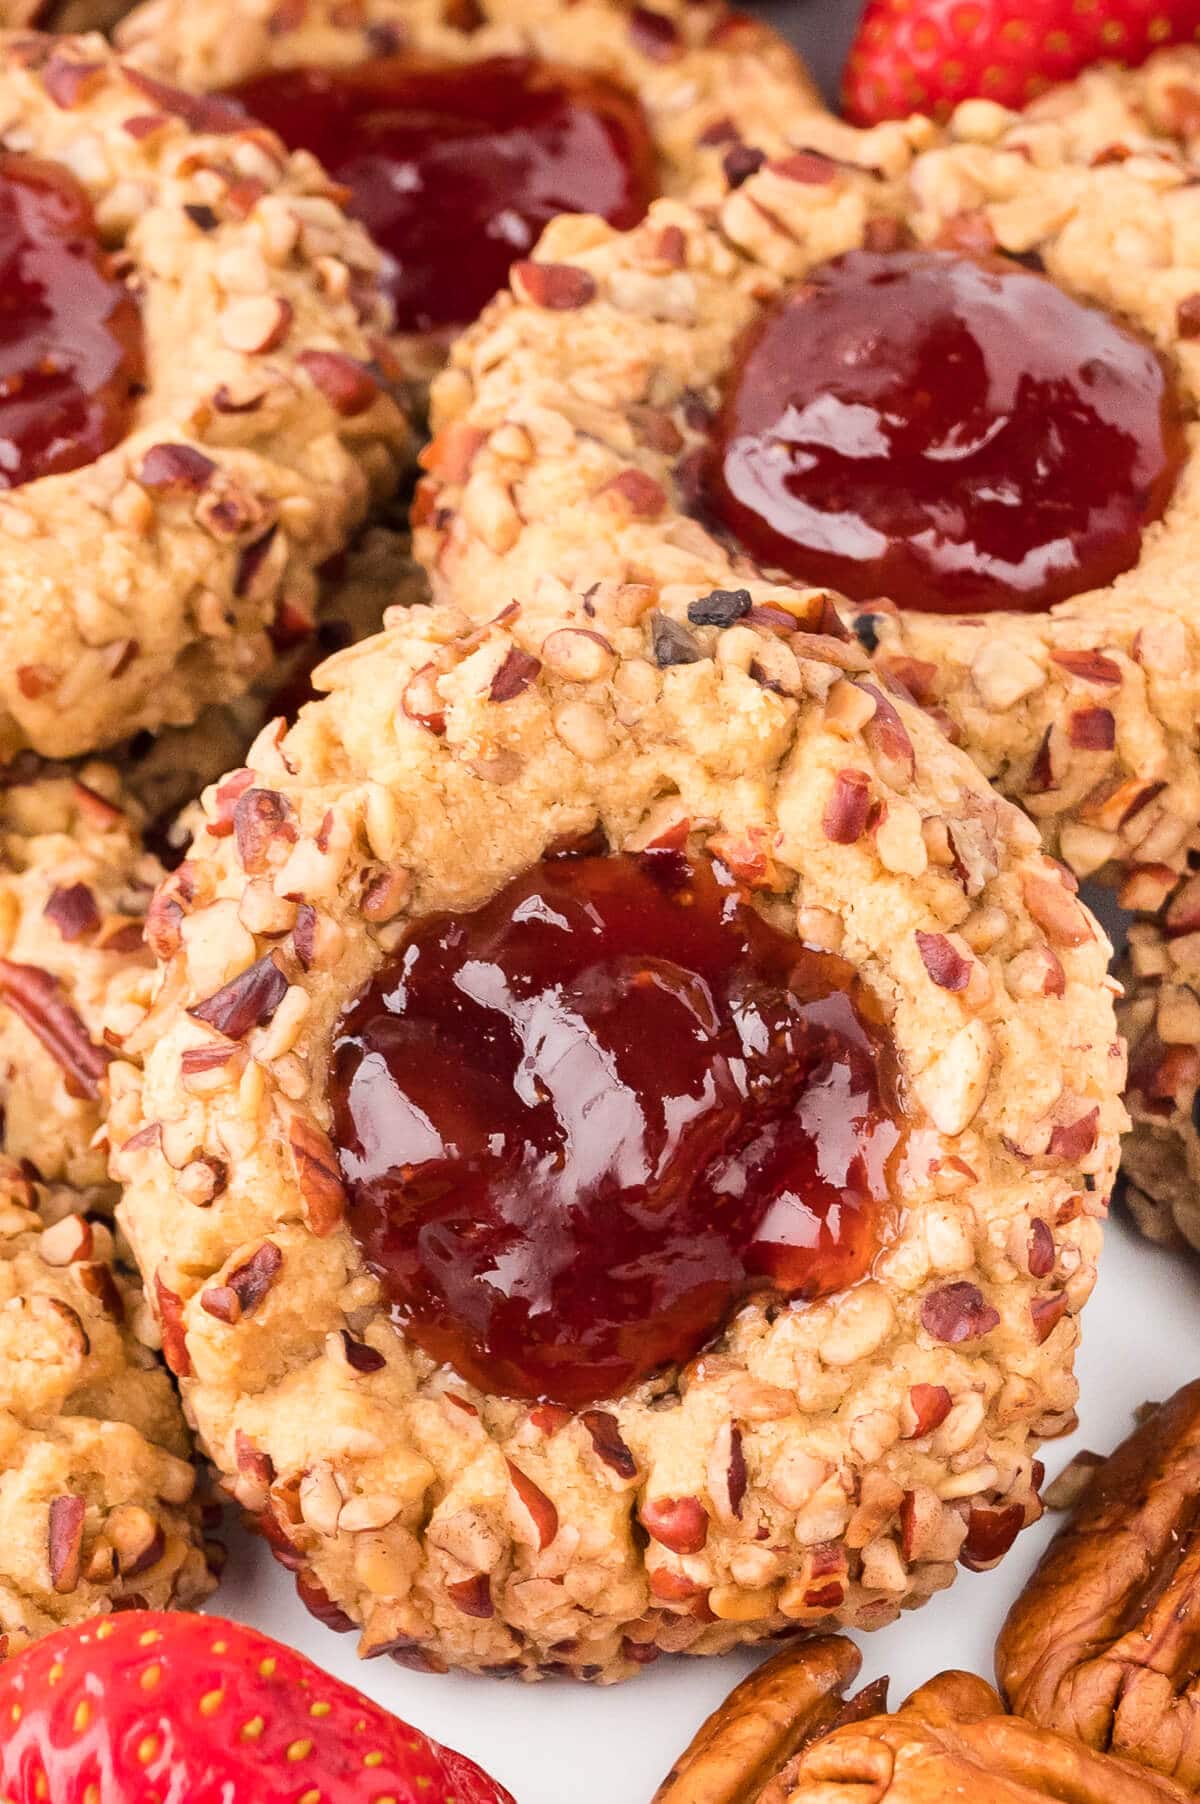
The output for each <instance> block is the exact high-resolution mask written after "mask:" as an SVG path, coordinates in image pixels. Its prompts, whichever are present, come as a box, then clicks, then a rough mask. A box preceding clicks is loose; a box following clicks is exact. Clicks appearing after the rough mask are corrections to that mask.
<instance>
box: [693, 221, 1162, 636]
mask: <svg viewBox="0 0 1200 1804" xmlns="http://www.w3.org/2000/svg"><path fill="white" fill-rule="evenodd" d="M1183 452H1184V441H1183V430H1182V423H1181V417H1180V411H1179V407H1178V403H1177V399H1176V395H1175V392H1174V386H1173V382H1172V379H1171V377H1170V375H1169V373H1168V371H1167V369H1166V366H1165V365H1164V363H1163V361H1162V359H1161V358H1160V357H1159V356H1158V354H1157V352H1156V351H1155V350H1154V349H1153V347H1152V346H1151V345H1150V344H1149V343H1148V342H1147V341H1146V340H1144V339H1142V338H1140V337H1139V336H1137V335H1136V334H1135V333H1133V332H1131V331H1129V330H1127V329H1126V328H1125V327H1123V326H1121V325H1118V324H1117V322H1116V321H1115V320H1114V319H1112V318H1110V317H1109V315H1107V314H1106V313H1103V312H1101V311H1100V310H1099V309H1098V308H1095V307H1086V306H1084V305H1083V304H1082V303H1080V302H1079V301H1075V300H1072V299H1071V297H1070V296H1069V295H1066V294H1064V293H1063V292H1062V290H1061V289H1059V288H1057V287H1055V285H1054V284H1053V283H1052V282H1050V281H1048V280H1047V279H1046V278H1045V277H1044V276H1041V275H1036V274H1033V273H1031V272H1030V271H1029V270H1026V269H1024V268H1022V267H1021V266H1020V265H1018V264H1015V263H1012V262H1006V261H1004V260H1003V259H1001V258H994V259H987V260H972V259H970V258H966V257H962V256H959V255H957V254H955V253H952V252H949V251H921V250H908V251H897V252H888V253H876V252H872V251H854V252H852V253H850V254H849V255H847V256H844V257H839V258H838V259H837V260H836V261H834V262H832V263H827V264H824V265H822V266H821V267H819V268H818V269H816V270H814V271H812V272H811V274H810V275H809V277H808V278H807V279H806V280H805V282H804V284H803V285H802V286H801V287H799V288H797V289H796V290H795V291H794V292H793V293H792V294H791V295H789V296H788V297H787V298H786V299H785V300H784V301H783V302H782V303H781V304H780V305H779V306H778V307H777V308H775V309H774V310H773V311H772V312H770V313H769V314H768V315H767V316H766V318H765V319H764V320H763V321H762V323H761V325H759V326H757V327H755V328H754V329H753V331H752V333H751V335H750V336H749V337H748V338H747V340H746V342H745V344H744V345H743V347H742V350H741V354H740V357H739V361H738V364H737V367H736V369H735V372H734V376H733V380H732V382H731V385H730V388H729V390H728V392H727V395H726V399H725V404H724V407H723V410H722V412H721V413H720V415H719V418H718V421H717V424H716V429H715V433H714V437H713V443H712V452H711V459H710V467H709V477H710V484H709V503H710V506H711V507H712V510H713V512H714V513H715V514H716V515H717V516H718V518H719V519H720V520H721V522H723V523H724V524H725V525H726V526H727V527H729V528H730V529H731V530H732V532H733V533H734V534H735V535H736V536H737V538H738V539H739V540H740V541H741V542H742V544H743V545H744V546H745V547H746V548H747V549H748V550H749V551H750V552H751V553H752V554H753V555H754V557H755V558H757V559H758V560H759V561H760V562H762V563H764V564H767V565H773V566H776V567H779V568H782V569H784V570H787V571H790V572H792V573H793V574H794V575H796V576H799V577H802V578H803V579H804V580H805V581H808V582H812V583H814V584H828V585H830V586H831V587H833V588H837V589H840V590H842V591H843V592H844V593H845V594H847V595H849V596H851V597H853V598H854V599H855V600H857V601H869V600H873V599H877V598H879V597H881V596H890V597H891V599H892V600H893V601H895V602H897V603H898V604H899V605H900V606H901V607H907V608H923V609H926V610H932V611H935V612H960V611H981V610H985V609H990V608H1014V609H1020V610H1022V611H1027V612H1032V611H1036V610H1038V609H1041V608H1045V607H1049V606H1050V605H1051V603H1053V602H1056V601H1061V600H1063V599H1064V598H1065V597H1066V596H1068V595H1074V594H1077V593H1078V592H1079V591H1080V590H1083V589H1088V588H1092V587H1096V586H1099V585H1101V584H1103V583H1107V582H1110V581H1111V580H1112V578H1113V577H1115V576H1117V575H1118V574H1119V573H1120V572H1121V571H1122V570H1127V569H1128V568H1129V567H1130V565H1132V564H1133V563H1135V562H1136V561H1137V557H1138V553H1139V550H1140V547H1141V535H1142V530H1143V528H1144V527H1145V526H1146V524H1147V523H1148V522H1149V521H1151V520H1155V519H1157V518H1158V516H1159V515H1160V514H1161V513H1162V511H1163V509H1164V508H1165V506H1166V504H1167V501H1168V500H1169V498H1170V495H1171V491H1172V488H1173V486H1174V483H1175V479H1176V477H1177V475H1178V472H1179V468H1180V464H1181V462H1182V458H1183Z"/></svg>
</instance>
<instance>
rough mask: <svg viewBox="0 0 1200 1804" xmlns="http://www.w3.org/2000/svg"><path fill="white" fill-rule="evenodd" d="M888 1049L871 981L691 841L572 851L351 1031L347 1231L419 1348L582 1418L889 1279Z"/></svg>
mask: <svg viewBox="0 0 1200 1804" xmlns="http://www.w3.org/2000/svg"><path fill="white" fill-rule="evenodd" d="M892 1069H893V1067H892V1059H891V1054H890V1050H889V1043H888V1041H887V1037H886V1035H885V1034H884V1033H883V1031H882V1029H881V1027H880V1025H879V1017H878V1010H877V1008H876V1007H875V1006H874V1004H873V1001H872V998H871V996H870V995H869V993H867V992H866V991H865V990H864V988H863V986H862V984H861V983H860V981H859V980H858V978H857V977H856V975H855V972H854V970H853V968H852V967H851V966H850V965H849V964H847V963H846V962H845V961H844V960H842V959H840V958H837V957H835V956H833V955H832V954H830V953H827V952H821V951H816V950H814V949H812V948H810V947H807V946H805V945H804V944H802V942H800V941H799V940H797V939H795V938H793V937H792V936H791V935H790V934H787V933H784V932H782V931H780V930H779V929H778V928H776V927H774V926H772V925H770V924H769V923H768V922H766V921H765V920H764V919H763V918H762V916H761V915H760V914H758V913H757V911H756V910H755V909H753V908H752V907H751V906H750V905H749V904H748V903H747V901H746V900H745V898H744V896H743V894H742V892H741V891H740V890H739V888H738V886H737V885H736V884H735V883H734V881H733V879H732V878H731V877H730V876H729V875H728V874H727V873H726V872H725V871H724V869H723V868H722V867H721V866H719V865H714V864H712V863H710V862H709V861H708V860H701V861H695V862H693V861H691V860H689V859H688V858H687V857H686V856H685V855H683V854H681V853H678V852H668V851H658V852H649V853H643V854H640V855H632V854H625V855H621V856H616V857H605V856H581V857H576V858H567V857H563V858H551V859H547V860H545V861H544V862H543V863H541V864H540V865H537V866H535V867H534V868H533V869H532V870H530V871H528V872H526V873H525V874H524V875H523V876H521V877H518V878H517V879H515V880H514V881H513V882H511V883H509V884H508V885H507V886H506V887H505V888H504V889H502V890H501V891H500V892H499V894H498V895H496V896H495V897H494V898H493V899H492V900H491V901H490V902H488V903H486V904H485V905H484V906H483V907H482V908H479V909H477V910H476V911H475V912H473V913H470V914H462V915H433V916H430V917H428V918H426V919H425V920H422V921H420V922H418V923H417V924H416V925H415V926H414V927H413V928H412V930H411V931H410V933H409V935H408V937H407V939H406V940H405V941H404V943H403V944H402V945H401V947H400V948H399V950H398V951H397V952H396V953H395V955H394V956H393V957H392V958H391V959H390V960H389V961H388V963H387V964H386V965H385V966H384V967H383V969H382V970H381V971H380V972H379V974H378V975H377V976H376V977H375V978H374V980H373V981H372V982H371V983H370V984H369V986H368V987H367V989H366V990H365V991H364V992H363V993H362V995H360V996H359V998H358V999H357V1000H356V1001H355V1002H354V1003H353V1004H352V1005H351V1007H350V1008H349V1010H348V1011H347V1013H346V1014H345V1015H344V1016H343V1018H342V1021H341V1023H340V1025H339V1029H338V1034H337V1039H336V1044H335V1049H334V1056H333V1072H332V1098H333V1110H334V1137H335V1143H336V1145H337V1148H338V1159H339V1163H340V1168H341V1173H342V1176H343V1179H344V1180H345V1182H346V1185H347V1187H348V1191H349V1196H350V1213H349V1222H350V1228H351V1231H352V1233H353V1234H354V1235H355V1237H356V1239H357V1241H358V1244H359V1246H360V1248H361V1249H362V1251H363V1254H364V1256H365V1258H366V1260H367V1262H368V1264H369V1265H370V1267H371V1268H372V1270H373V1271H374V1272H375V1273H376V1274H377V1275H378V1276H379V1278H380V1279H381V1280H382V1283H383V1286H384V1290H385V1292H386V1294H387V1297H388V1299H389V1301H390V1304H391V1306H392V1309H393V1313H394V1316H395V1319H396V1320H397V1322H398V1324H399V1325H400V1326H401V1328H402V1329H403V1331H404V1333H405V1334H406V1335H407V1336H408V1337H409V1338H410V1339H411V1340H413V1341H415V1342H416V1343H418V1344H419V1345H420V1346H421V1347H423V1348H424V1349H425V1351H426V1352H427V1353H429V1354H430V1355H432V1357H433V1358H434V1359H436V1360H438V1361H445V1362H448V1363H449V1364H450V1365H452V1366H454V1367H455V1368H456V1369H457V1371H459V1372H460V1373H461V1374H462V1375H463V1376H464V1377H465V1378H467V1379H468V1380H469V1381H471V1382H472V1383H474V1384H477V1385H479V1386H480V1387H481V1388H482V1389H484V1390H487V1391H490V1392H493V1393H498V1394H504V1395H509V1396H517V1397H526V1398H534V1397H538V1398H545V1399H548V1400H551V1401H554V1402H557V1403H561V1404H565V1405H567V1406H568V1407H571V1408H578V1407H581V1406H582V1405H584V1404H587V1403H591V1402H594V1401H596V1400H597V1399H598V1398H601V1397H611V1396H615V1395H617V1394H619V1393H621V1392H624V1391H627V1390H628V1389H629V1388H630V1386H632V1385H634V1384H637V1383H638V1382H639V1381H640V1380H642V1379H644V1378H646V1377H647V1376H648V1375H649V1374H651V1373H652V1372H654V1371H655V1370H656V1369H658V1368H660V1367H662V1366H666V1365H673V1364H677V1363H679V1362H680V1361H683V1360H686V1359H688V1358H689V1357H690V1356H691V1355H692V1354H694V1353H696V1352H697V1350H698V1349H699V1348H701V1347H702V1346H703V1345H704V1344H705V1343H706V1342H707V1341H710V1340H711V1339H712V1337H713V1336H714V1335H715V1334H717V1333H719V1331H720V1330H721V1328H722V1327H723V1326H724V1324H725V1322H726V1321H727V1320H728V1318H729V1315H730V1313H731V1311H733V1310H734V1309H735V1308H736V1307H737V1305H738V1304H739V1303H740V1302H741V1301H743V1300H744V1299H745V1298H746V1297H747V1296H749V1295H750V1294H752V1293H760V1294H762V1293H765V1294H766V1295H767V1296H768V1297H770V1298H772V1299H775V1300H780V1299H795V1298H802V1299H811V1298H813V1297H816V1296H820V1295H823V1294H827V1293H829V1292H833V1291H837V1290H841V1289H844V1288H845V1287H846V1286H847V1285H849V1284H852V1283H853V1282H854V1281H855V1280H856V1279H858V1278H861V1277H862V1275H863V1274H864V1272H866V1271H867V1269H868V1267H869V1265H870V1262H871V1259H872V1257H873V1255H874V1253H875V1251H876V1249H877V1247H878V1246H879V1244H880V1240H881V1237H882V1236H883V1235H884V1234H885V1232H886V1230H887V1226H888V1223H889V1221H890V1218H891V1206H890V1203H889V1193H890V1180H891V1175H892V1172H893V1169H894V1162H895V1160H896V1159H897V1158H898V1157H899V1154H898V1150H897V1149H898V1147H899V1145H900V1130H899V1127H898V1125H897V1122H896V1119H895V1118H894V1103H893V1101H892Z"/></svg>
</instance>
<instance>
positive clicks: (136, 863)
mask: <svg viewBox="0 0 1200 1804" xmlns="http://www.w3.org/2000/svg"><path fill="white" fill-rule="evenodd" d="M141 827H142V815H141V812H140V810H139V809H138V806H137V804H136V802H135V801H134V800H133V799H132V797H131V796H130V795H129V794H128V793H126V792H125V791H124V790H123V788H122V784H121V780H120V778H119V776H118V774H117V772H116V771H115V770H114V769H113V767H112V766H111V765H107V764H101V763H98V762H95V761H93V762H92V763H90V764H85V765H82V766H81V767H80V768H79V769H78V770H77V771H61V770H60V771H58V772H55V771H53V770H47V769H44V768H39V767H38V765H37V764H36V763H33V764H32V765H31V767H30V768H29V769H24V768H23V767H22V766H21V765H20V764H18V765H17V766H16V767H15V768H12V769H10V770H9V772H8V773H7V775H6V780H5V783H4V785H3V787H0V1115H2V1119H3V1124H4V1125H3V1136H2V1141H3V1149H4V1153H5V1155H7V1157H8V1158H9V1159H10V1160H13V1161H15V1162H16V1163H17V1164H19V1165H23V1166H25V1167H26V1168H27V1169H32V1170H33V1171H35V1172H37V1173H39V1174H40V1176H41V1177H42V1178H44V1179H46V1180H48V1181H51V1182H56V1183H57V1182H63V1183H67V1184H72V1185H75V1186H77V1187H84V1188H89V1189H92V1190H93V1191H95V1190H97V1189H99V1190H101V1191H106V1190H107V1165H108V1160H107V1153H108V1149H107V1144H106V1142H105V1139H104V1131H103V1129H104V1115H105V1109H106V1104H107V1096H108V1067H109V1062H110V1060H111V1058H112V1052H111V1050H110V1048H109V1047H108V1044H107V1042H106V1039H105V1029H106V1027H115V1028H116V1029H118V1030H119V1029H120V1028H121V1027H122V1026H123V1025H125V1026H127V1025H129V1024H130V1023H131V1022H133V1021H136V1020H138V1019H139V1017H140V1015H141V1012H142V1011H143V1009H144V1008H145V1006H146V1001H147V996H148V992H149V986H150V982H151V974H152V965H153V961H152V959H151V957H150V954H149V951H148V950H147V948H146V945H145V942H144V938H143V929H144V924H145V916H146V909H147V906H148V904H149V901H150V898H151V896H152V894H153V892H154V887H155V885H156V884H157V883H158V882H159V880H160V879H161V877H162V875H163V871H162V866H161V865H160V864H159V863H158V861H157V859H155V858H154V857H152V856H151V855H150V854H148V853H147V852H146V850H145V848H144V846H143V844H142V838H141ZM109 1194H110V1197H111V1193H109Z"/></svg>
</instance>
